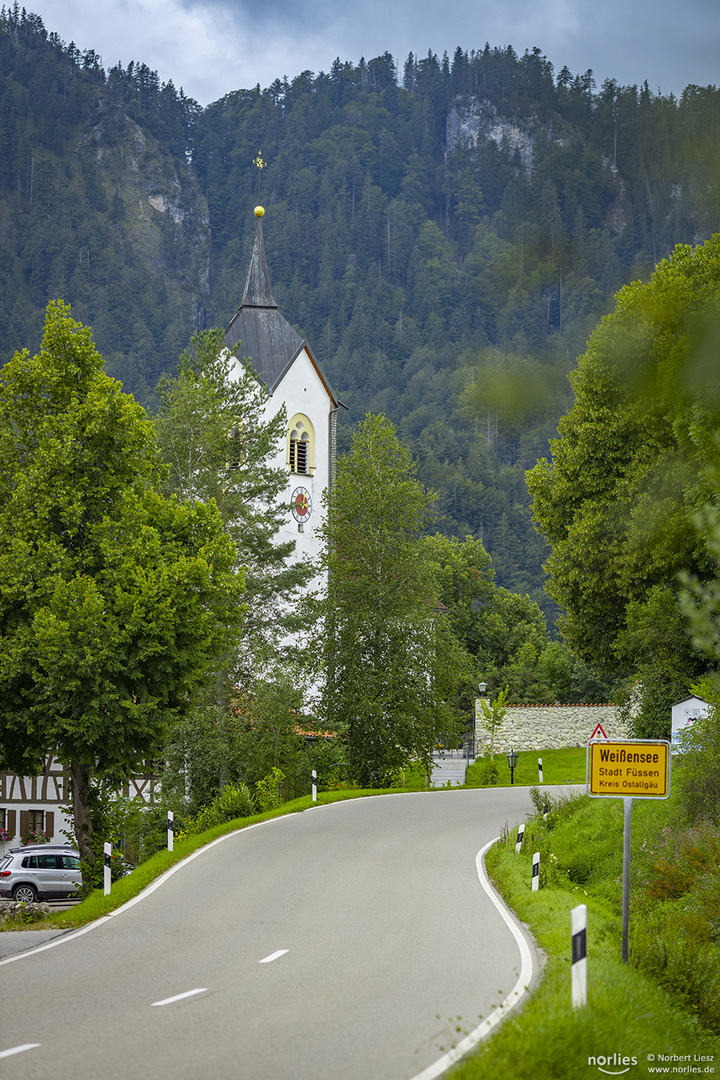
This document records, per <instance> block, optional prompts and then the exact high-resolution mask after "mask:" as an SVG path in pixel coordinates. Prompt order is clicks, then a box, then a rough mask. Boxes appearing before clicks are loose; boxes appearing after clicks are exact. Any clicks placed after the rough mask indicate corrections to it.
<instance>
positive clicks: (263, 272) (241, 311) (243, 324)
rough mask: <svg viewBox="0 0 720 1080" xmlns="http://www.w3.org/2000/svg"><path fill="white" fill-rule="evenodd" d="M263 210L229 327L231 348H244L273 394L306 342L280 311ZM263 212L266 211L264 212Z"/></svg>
mask: <svg viewBox="0 0 720 1080" xmlns="http://www.w3.org/2000/svg"><path fill="white" fill-rule="evenodd" d="M259 211H261V207H258V208H257V211H256V214H257V224H256V226H255V242H254V244H253V250H252V257H251V259H250V269H249V270H248V276H247V281H246V283H245V293H244V295H243V298H242V303H241V304H240V307H239V308H238V310H237V312H236V313H235V316H234V318H233V320H232V322H231V323H230V325H229V326H228V328H227V333H226V334H225V344H226V345H227V346H228V348H231V349H232V348H234V347H235V346H236V345H238V343H240V345H241V350H240V351H241V354H242V356H245V357H248V358H249V360H250V363H251V364H252V366H253V370H254V371H255V372H256V374H257V375H258V376H259V377H260V379H262V381H263V382H264V383H265V385H266V386H267V388H268V390H269V392H270V393H271V394H272V393H273V391H274V390H275V387H276V386H277V384H278V383H279V382H280V380H281V378H282V377H283V375H284V374H285V372H286V371H287V369H288V367H289V366H290V364H292V362H293V360H294V359H295V357H296V356H297V355H298V354H299V352H300V350H301V349H302V347H303V345H304V341H303V339H302V338H301V337H300V335H299V334H298V333H297V332H296V331H295V330H293V328H292V326H291V325H290V323H289V322H287V321H286V320H285V319H284V318H283V317H282V315H281V314H280V312H279V311H278V309H277V304H276V303H275V297H274V296H273V291H272V285H271V284H270V271H269V270H268V265H267V260H266V258H265V244H264V242H263V233H262V213H261V212H259ZM263 212H264V211H263Z"/></svg>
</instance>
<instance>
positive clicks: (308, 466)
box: [225, 206, 344, 559]
mask: <svg viewBox="0 0 720 1080" xmlns="http://www.w3.org/2000/svg"><path fill="white" fill-rule="evenodd" d="M264 213H265V211H264V210H263V208H262V207H261V206H257V207H256V208H255V216H256V218H257V223H256V227H255V242H254V244H253V250H252V257H251V259H250V269H249V270H248V275H247V281H246V283H245V292H244V294H243V298H242V303H241V304H240V307H239V308H238V310H237V312H236V314H235V316H234V318H233V319H232V322H231V323H230V325H229V326H228V328H227V333H226V334H225V344H226V345H227V346H228V347H229V348H231V349H232V348H234V347H235V346H236V345H238V343H240V348H239V352H240V354H241V355H242V357H246V358H247V359H249V361H250V363H251V364H252V367H253V370H254V371H255V373H256V374H257V376H258V378H259V379H260V380H261V381H262V382H263V383H264V384H265V386H266V387H267V391H268V393H269V395H270V398H269V400H268V403H267V406H266V408H267V415H268V416H274V415H275V414H276V413H277V412H278V411H279V410H280V409H281V408H282V406H283V405H284V406H285V409H286V412H287V421H288V423H287V428H286V432H285V437H284V439H283V441H282V444H281V445H280V446H278V448H277V454H276V457H275V459H273V460H272V462H271V463H272V464H273V465H280V466H283V467H284V468H285V469H286V470H287V476H288V480H287V488H286V493H285V496H284V497H283V496H281V498H283V499H284V502H285V503H286V505H288V507H290V509H288V513H287V520H286V522H285V524H284V526H283V529H282V530H281V532H280V535H279V536H278V540H279V541H281V542H282V541H285V540H294V541H295V558H297V559H315V558H316V557H317V556H318V555H319V554H320V550H321V544H320V537H319V535H318V529H319V526H320V525H321V524H322V521H323V519H324V514H325V510H324V507H323V505H322V493H323V491H324V490H325V489H326V488H330V486H331V485H332V480H333V471H334V466H335V435H336V424H337V412H338V408H340V407H341V406H342V403H341V402H339V401H338V400H337V398H336V397H335V395H334V394H333V392H332V390H331V388H330V384H329V383H328V380H327V378H326V377H325V375H324V374H323V371H322V368H321V367H320V364H319V363H318V361H317V360H316V358H315V357H314V355H313V353H312V351H311V349H310V346H309V345H308V343H307V341H305V340H304V339H303V338H302V337H301V336H300V335H299V334H298V333H297V331H296V330H294V329H293V327H292V326H291V325H290V323H289V322H287V320H286V319H284V318H283V316H282V315H281V314H280V312H279V311H278V306H277V304H276V302H275V297H274V296H273V291H272V286H271V284H270V273H269V271H268V266H267V261H266V258H265V244H264V241H263V231H262V218H263V215H264ZM241 362H242V361H240V360H237V361H236V363H238V364H239V363H241ZM343 407H344V406H343Z"/></svg>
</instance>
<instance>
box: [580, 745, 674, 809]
mask: <svg viewBox="0 0 720 1080" xmlns="http://www.w3.org/2000/svg"><path fill="white" fill-rule="evenodd" d="M587 791H588V795H593V796H595V797H598V796H599V797H603V796H604V797H605V798H610V799H617V798H618V797H620V798H626V799H627V798H630V799H667V797H668V795H669V794H670V743H668V742H662V741H660V740H657V741H655V740H653V741H642V740H635V739H629V740H627V741H625V742H606V741H605V740H598V741H597V742H589V743H588V749H587Z"/></svg>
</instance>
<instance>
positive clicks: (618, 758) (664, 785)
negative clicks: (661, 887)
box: [586, 728, 671, 964]
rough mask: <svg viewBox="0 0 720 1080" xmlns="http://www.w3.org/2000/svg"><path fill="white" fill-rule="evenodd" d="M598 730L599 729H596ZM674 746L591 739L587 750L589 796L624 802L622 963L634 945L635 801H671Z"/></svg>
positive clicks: (634, 740) (660, 742)
mask: <svg viewBox="0 0 720 1080" xmlns="http://www.w3.org/2000/svg"><path fill="white" fill-rule="evenodd" d="M595 730H596V731H597V728H596V729H595ZM670 765H671V758H670V743H669V742H667V741H664V740H661V739H653V740H642V739H626V740H625V741H624V742H609V741H606V740H604V739H602V740H595V739H591V740H590V742H589V743H588V747H587V774H586V782H587V793H588V795H590V796H591V797H592V798H594V799H622V800H623V805H624V817H623V896H622V960H623V963H624V964H627V962H628V956H629V942H630V850H631V848H630V842H631V838H632V804H633V799H667V798H668V796H669V795H670Z"/></svg>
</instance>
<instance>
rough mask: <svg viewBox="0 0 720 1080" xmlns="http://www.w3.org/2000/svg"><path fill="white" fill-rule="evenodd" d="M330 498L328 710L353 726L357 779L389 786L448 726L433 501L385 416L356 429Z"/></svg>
mask: <svg viewBox="0 0 720 1080" xmlns="http://www.w3.org/2000/svg"><path fill="white" fill-rule="evenodd" d="M327 502H328V518H327V524H326V526H325V539H326V544H327V547H326V562H327V569H328V575H329V579H328V589H327V596H326V599H325V601H324V603H323V605H322V615H323V638H322V642H323V652H324V660H325V672H324V678H325V684H324V697H323V702H322V706H323V713H324V716H325V719H326V721H327V723H328V724H329V726H330V727H332V728H345V727H346V730H347V749H348V761H349V763H350V765H351V769H352V772H353V774H354V776H355V777H356V778H357V779H358V780H359V781H360V782H361V783H363V784H366V783H369V782H376V783H380V784H387V783H389V781H390V778H391V776H392V773H393V772H394V771H396V770H398V769H400V768H402V767H403V766H404V765H406V764H407V763H408V762H409V761H410V760H413V759H416V760H422V761H425V762H429V760H430V757H431V754H432V747H433V743H434V741H435V739H436V737H437V735H438V733H439V732H441V731H443V730H444V729H445V727H446V723H447V715H446V713H445V710H444V707H443V698H444V690H445V686H444V685H443V682H442V680H441V679H440V678H439V677H438V676H439V674H440V673H441V672H442V671H443V666H444V664H446V660H447V651H448V645H449V644H450V642H451V639H450V638H449V635H448V632H447V629H446V626H445V624H444V621H443V617H442V616H441V615H440V614H439V608H438V604H437V600H438V592H437V585H436V582H435V570H434V564H433V562H432V560H431V559H430V557H429V555H428V552H427V550H426V548H425V547H424V545H423V542H422V533H423V530H424V529H425V528H426V527H427V526H428V525H429V524H430V522H431V521H432V518H433V510H432V502H431V498H430V496H429V495H428V494H427V492H426V491H425V490H424V488H423V487H422V485H421V484H420V483H419V482H418V481H417V479H416V478H415V466H414V464H413V461H412V458H411V456H410V453H409V451H408V450H407V449H406V448H405V447H403V446H402V445H401V444H400V442H399V441H398V438H397V435H396V432H395V428H394V427H393V425H392V424H391V423H390V422H389V421H388V420H387V419H386V418H385V417H384V416H370V415H368V416H367V417H366V418H365V420H364V421H363V423H362V424H361V425H360V426H359V428H358V430H357V432H356V433H355V435H354V438H353V443H352V450H351V452H350V454H348V455H347V457H345V458H343V459H341V460H340V461H339V462H338V470H337V480H336V482H335V484H334V485H333V488H332V489H331V491H330V494H329V497H328V501H327Z"/></svg>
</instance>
